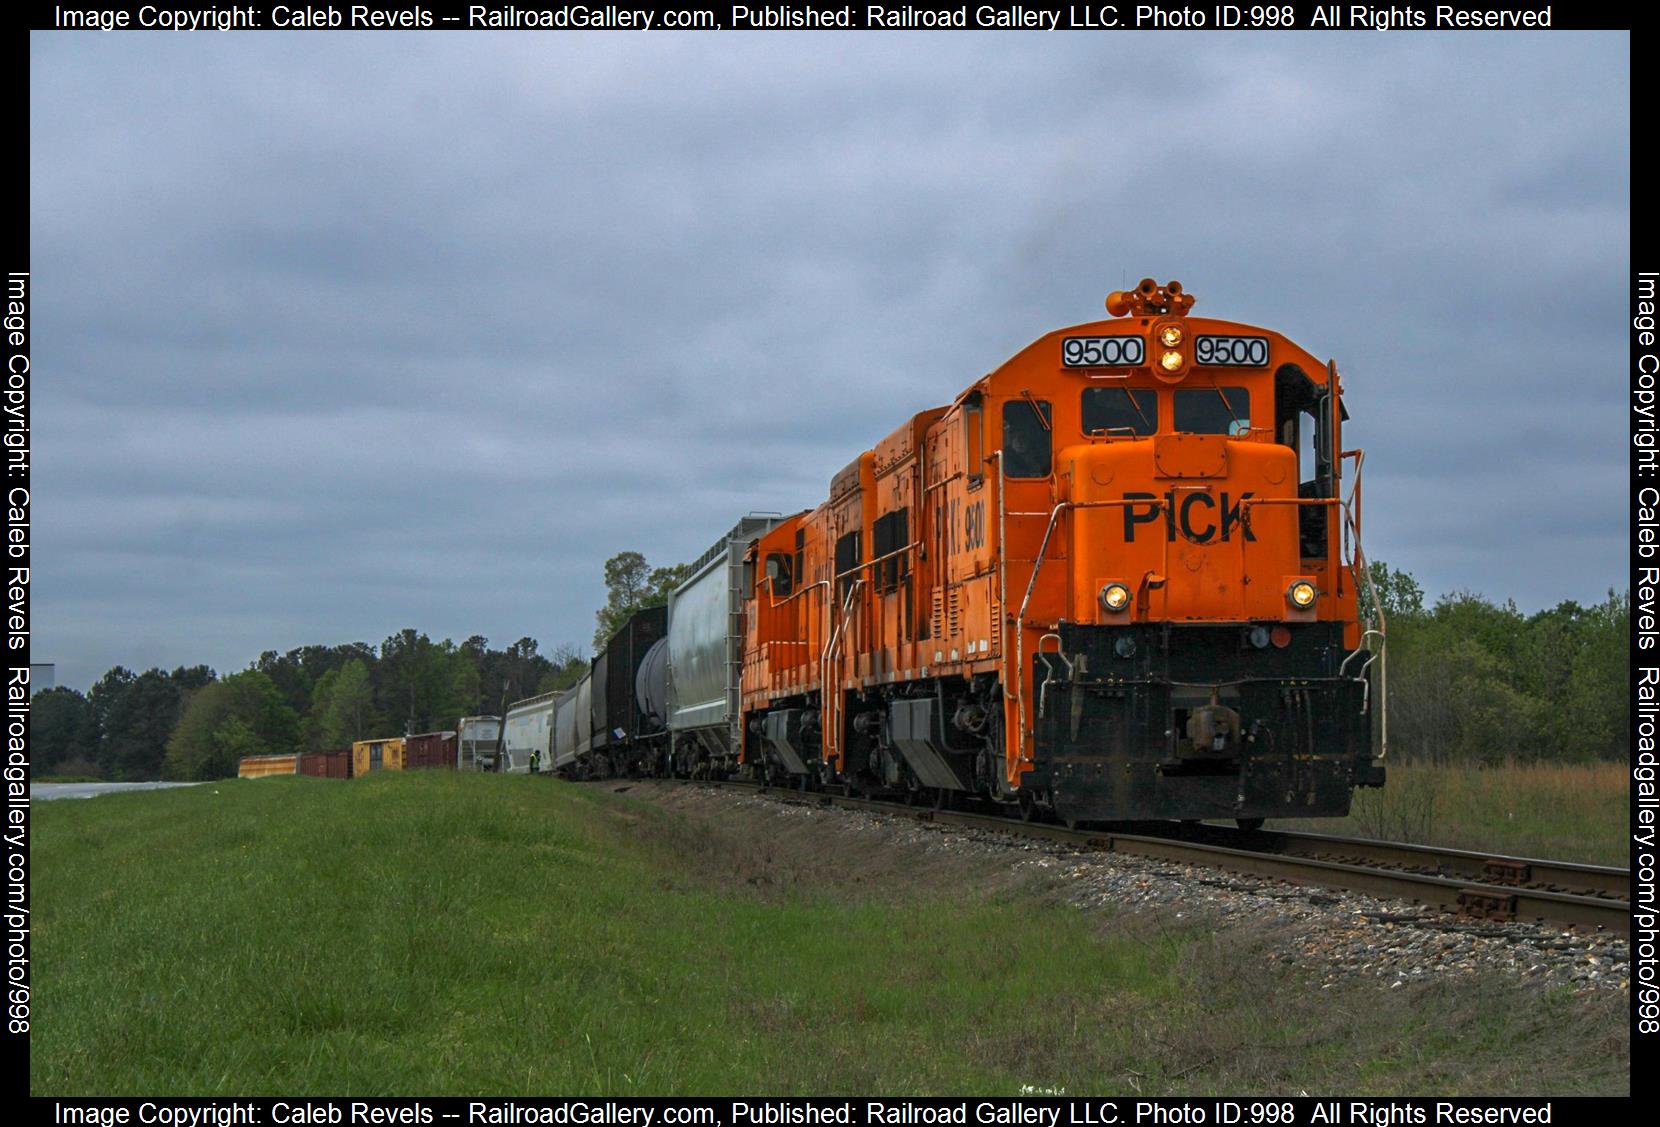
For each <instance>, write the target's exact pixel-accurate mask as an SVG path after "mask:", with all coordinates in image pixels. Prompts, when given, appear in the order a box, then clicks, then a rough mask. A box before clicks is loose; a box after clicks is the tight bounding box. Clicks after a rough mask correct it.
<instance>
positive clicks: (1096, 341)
mask: <svg viewBox="0 0 1660 1127" xmlns="http://www.w3.org/2000/svg"><path fill="white" fill-rule="evenodd" d="M1146 361H1147V344H1146V342H1145V341H1144V340H1142V339H1141V338H1140V337H1138V336H1111V337H1065V338H1063V339H1062V340H1061V364H1062V366H1064V367H1067V368H1135V367H1139V366H1141V365H1142V364H1144V363H1146ZM1193 362H1194V363H1195V364H1200V365H1204V366H1206V367H1221V368H1266V367H1267V366H1268V338H1267V337H1244V336H1216V335H1213V334H1206V335H1203V336H1197V337H1194V338H1193Z"/></svg>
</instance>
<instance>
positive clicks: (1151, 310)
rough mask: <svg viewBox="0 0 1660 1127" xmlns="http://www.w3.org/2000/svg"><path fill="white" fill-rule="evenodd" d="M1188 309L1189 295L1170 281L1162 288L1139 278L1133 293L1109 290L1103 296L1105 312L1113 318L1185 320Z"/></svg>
mask: <svg viewBox="0 0 1660 1127" xmlns="http://www.w3.org/2000/svg"><path fill="white" fill-rule="evenodd" d="M1192 308H1193V295H1192V294H1190V293H1184V292H1183V291H1182V284H1181V283H1180V282H1178V281H1176V280H1175V279H1174V278H1172V279H1171V280H1170V281H1168V282H1166V283H1165V284H1164V285H1162V286H1161V285H1159V284H1158V283H1157V282H1155V281H1153V279H1151V278H1143V279H1141V284H1140V285H1138V286H1136V288H1135V289H1133V290H1113V291H1112V292H1111V293H1110V294H1108V295H1107V312H1108V313H1111V314H1112V315H1113V316H1114V317H1124V316H1130V315H1133V316H1137V317H1151V316H1155V315H1168V316H1171V317H1186V316H1187V311H1188V310H1189V309H1192Z"/></svg>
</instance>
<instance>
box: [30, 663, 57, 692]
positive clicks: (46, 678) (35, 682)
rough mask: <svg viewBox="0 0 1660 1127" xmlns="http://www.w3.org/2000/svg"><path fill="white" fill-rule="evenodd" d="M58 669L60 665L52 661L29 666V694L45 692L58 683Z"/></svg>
mask: <svg viewBox="0 0 1660 1127" xmlns="http://www.w3.org/2000/svg"><path fill="white" fill-rule="evenodd" d="M57 669H58V667H57V666H56V665H54V664H53V663H52V662H47V663H46V664H44V665H31V666H29V695H30V696H34V695H35V694H36V693H44V692H45V691H46V690H47V689H50V688H51V687H52V686H53V685H54V684H56V683H57V679H58V674H57Z"/></svg>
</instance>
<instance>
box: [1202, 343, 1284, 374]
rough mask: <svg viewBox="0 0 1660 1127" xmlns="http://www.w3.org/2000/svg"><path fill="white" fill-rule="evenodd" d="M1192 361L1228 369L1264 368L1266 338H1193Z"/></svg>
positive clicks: (1266, 354)
mask: <svg viewBox="0 0 1660 1127" xmlns="http://www.w3.org/2000/svg"><path fill="white" fill-rule="evenodd" d="M1193 360H1194V362H1195V363H1198V364H1210V365H1217V366H1223V367H1228V368H1266V367H1267V366H1268V338H1267V337H1208V336H1207V337H1194V338H1193Z"/></svg>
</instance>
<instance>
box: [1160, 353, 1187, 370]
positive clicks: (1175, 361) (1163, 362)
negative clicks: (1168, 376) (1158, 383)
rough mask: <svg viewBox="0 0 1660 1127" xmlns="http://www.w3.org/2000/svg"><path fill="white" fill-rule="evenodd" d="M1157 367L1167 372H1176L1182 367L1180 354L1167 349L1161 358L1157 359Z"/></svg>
mask: <svg viewBox="0 0 1660 1127" xmlns="http://www.w3.org/2000/svg"><path fill="white" fill-rule="evenodd" d="M1159 365H1160V367H1162V368H1163V369H1164V370H1165V371H1167V372H1174V371H1177V370H1178V369H1180V368H1181V366H1182V354H1181V353H1180V352H1177V351H1176V350H1175V349H1174V348H1172V349H1168V350H1167V351H1166V352H1165V354H1164V355H1163V356H1160V357H1159Z"/></svg>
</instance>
